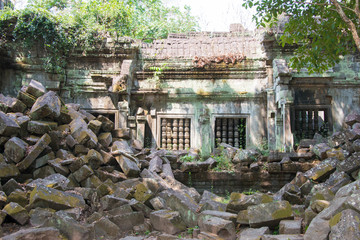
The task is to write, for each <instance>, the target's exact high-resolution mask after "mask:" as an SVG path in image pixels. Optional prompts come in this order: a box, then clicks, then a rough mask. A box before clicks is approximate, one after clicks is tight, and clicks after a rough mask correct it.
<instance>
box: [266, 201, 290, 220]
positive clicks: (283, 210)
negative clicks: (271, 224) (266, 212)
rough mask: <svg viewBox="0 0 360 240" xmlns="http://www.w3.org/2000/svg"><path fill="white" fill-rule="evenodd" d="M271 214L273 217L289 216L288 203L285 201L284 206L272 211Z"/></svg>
mask: <svg viewBox="0 0 360 240" xmlns="http://www.w3.org/2000/svg"><path fill="white" fill-rule="evenodd" d="M271 216H272V218H273V219H282V218H288V217H291V216H292V209H291V205H290V203H288V202H285V206H284V207H282V208H280V209H278V210H276V211H275V212H273V214H272V215H271Z"/></svg>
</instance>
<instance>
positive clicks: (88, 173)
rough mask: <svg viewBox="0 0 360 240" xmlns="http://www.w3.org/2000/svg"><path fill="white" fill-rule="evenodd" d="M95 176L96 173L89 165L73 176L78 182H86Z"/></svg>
mask: <svg viewBox="0 0 360 240" xmlns="http://www.w3.org/2000/svg"><path fill="white" fill-rule="evenodd" d="M93 174H94V171H93V170H92V169H91V168H90V167H89V166H87V165H83V166H82V167H81V168H79V169H78V170H77V171H75V172H73V176H74V178H75V179H76V181H78V182H81V181H83V180H85V179H86V178H88V177H90V176H91V175H93Z"/></svg>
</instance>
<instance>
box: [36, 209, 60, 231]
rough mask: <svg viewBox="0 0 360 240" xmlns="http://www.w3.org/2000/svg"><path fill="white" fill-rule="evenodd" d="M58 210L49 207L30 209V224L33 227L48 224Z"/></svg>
mask: <svg viewBox="0 0 360 240" xmlns="http://www.w3.org/2000/svg"><path fill="white" fill-rule="evenodd" d="M55 212H56V211H55V210H54V209H49V208H35V209H31V211H30V225H31V226H33V227H44V226H48V225H49V222H50V219H51V218H52V216H53V215H54V213H55Z"/></svg>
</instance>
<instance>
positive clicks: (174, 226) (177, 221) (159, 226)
mask: <svg viewBox="0 0 360 240" xmlns="http://www.w3.org/2000/svg"><path fill="white" fill-rule="evenodd" d="M150 223H151V225H152V226H153V228H154V229H155V230H158V231H161V232H166V233H168V234H176V233H179V232H182V231H184V230H185V229H186V225H185V223H184V222H183V221H182V219H181V216H180V214H179V212H176V211H171V210H159V211H154V212H152V213H151V214H150Z"/></svg>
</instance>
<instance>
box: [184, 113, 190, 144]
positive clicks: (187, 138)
mask: <svg viewBox="0 0 360 240" xmlns="http://www.w3.org/2000/svg"><path fill="white" fill-rule="evenodd" d="M184 132H185V134H184V137H185V149H189V148H190V119H185V128H184Z"/></svg>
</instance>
